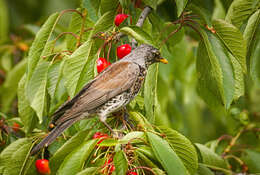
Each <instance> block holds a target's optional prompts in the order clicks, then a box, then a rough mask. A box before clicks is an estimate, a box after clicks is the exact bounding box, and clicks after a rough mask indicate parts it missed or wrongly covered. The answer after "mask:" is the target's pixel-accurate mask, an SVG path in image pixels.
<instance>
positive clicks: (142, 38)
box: [120, 26, 154, 45]
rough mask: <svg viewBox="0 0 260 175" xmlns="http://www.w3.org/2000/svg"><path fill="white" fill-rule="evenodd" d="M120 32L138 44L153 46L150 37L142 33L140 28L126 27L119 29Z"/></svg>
mask: <svg viewBox="0 0 260 175" xmlns="http://www.w3.org/2000/svg"><path fill="white" fill-rule="evenodd" d="M120 31H121V32H122V33H125V34H127V35H130V36H132V37H133V38H135V39H136V40H137V41H138V43H145V44H150V45H154V43H153V40H152V38H151V36H150V35H148V34H147V33H146V32H145V31H143V30H142V29H141V28H140V27H137V26H128V27H123V28H122V29H120Z"/></svg>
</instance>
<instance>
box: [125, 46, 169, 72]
mask: <svg viewBox="0 0 260 175" xmlns="http://www.w3.org/2000/svg"><path fill="white" fill-rule="evenodd" d="M125 58H126V59H127V60H129V61H130V60H131V61H134V62H136V63H138V64H139V65H141V66H144V67H146V68H148V67H149V66H150V65H151V64H153V63H158V62H161V63H164V64H167V63H168V61H167V60H166V59H164V58H162V57H161V54H160V52H159V50H158V49H156V48H154V47H153V46H151V45H148V44H142V45H140V46H139V47H137V48H136V49H135V50H133V51H132V52H131V54H129V55H127V56H126V57H125ZM125 58H124V59H125Z"/></svg>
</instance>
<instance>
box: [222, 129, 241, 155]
mask: <svg viewBox="0 0 260 175" xmlns="http://www.w3.org/2000/svg"><path fill="white" fill-rule="evenodd" d="M243 131H244V129H241V130H240V131H239V132H238V133H237V135H236V136H235V137H234V138H233V139H232V140H231V141H230V143H229V145H228V146H227V147H226V149H225V150H224V152H223V154H222V156H225V155H227V153H228V152H229V151H230V150H231V148H232V147H233V146H234V145H235V144H236V141H237V140H238V138H239V137H240V135H241V134H242V132H243Z"/></svg>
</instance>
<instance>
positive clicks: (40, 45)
mask: <svg viewBox="0 0 260 175" xmlns="http://www.w3.org/2000/svg"><path fill="white" fill-rule="evenodd" d="M58 16H59V14H58V13H54V14H52V15H51V16H50V17H49V18H48V19H47V21H46V22H45V23H44V25H43V26H42V27H41V29H40V30H39V32H38V33H37V35H36V37H35V39H34V41H33V43H32V46H31V48H30V50H29V53H28V66H27V81H28V80H30V79H31V76H32V74H33V72H34V70H35V68H36V66H37V64H38V62H39V60H40V59H41V56H43V55H42V52H43V51H44V50H45V49H46V46H47V42H48V40H49V39H50V37H51V35H52V32H53V30H54V27H55V25H54V24H55V23H56V22H57V20H58Z"/></svg>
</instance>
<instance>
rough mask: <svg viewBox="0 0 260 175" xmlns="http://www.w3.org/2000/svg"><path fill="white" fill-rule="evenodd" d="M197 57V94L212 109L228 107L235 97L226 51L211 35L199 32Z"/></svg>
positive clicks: (231, 68)
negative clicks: (200, 35) (199, 40)
mask: <svg viewBox="0 0 260 175" xmlns="http://www.w3.org/2000/svg"><path fill="white" fill-rule="evenodd" d="M201 33H202V36H203V43H200V45H199V48H198V55H197V71H198V74H199V83H198V92H199V94H200V96H201V97H202V98H203V99H204V100H205V101H206V103H208V104H209V105H210V106H211V108H212V109H214V108H215V109H216V108H220V107H221V106H222V105H224V106H225V108H226V109H228V108H229V107H230V104H231V102H232V101H233V99H234V96H235V79H234V77H235V75H234V70H233V66H232V62H231V59H230V56H229V52H228V50H227V49H226V48H225V46H224V45H223V44H222V43H221V42H220V41H219V40H218V39H217V38H216V37H215V36H214V35H213V34H211V33H209V32H203V31H202V32H201Z"/></svg>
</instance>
